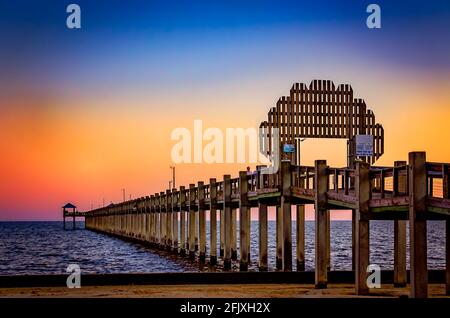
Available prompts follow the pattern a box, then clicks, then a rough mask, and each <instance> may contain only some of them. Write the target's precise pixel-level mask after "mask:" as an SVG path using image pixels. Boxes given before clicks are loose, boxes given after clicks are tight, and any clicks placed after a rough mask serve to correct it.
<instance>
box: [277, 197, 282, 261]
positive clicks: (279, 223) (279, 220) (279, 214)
mask: <svg viewBox="0 0 450 318" xmlns="http://www.w3.org/2000/svg"><path fill="white" fill-rule="evenodd" d="M282 220H283V210H282V209H281V206H279V205H278V204H277V206H276V216H275V223H276V233H275V235H276V242H275V243H276V260H275V266H276V269H277V270H281V269H282V268H283V261H282V258H283V244H282V242H283V223H282Z"/></svg>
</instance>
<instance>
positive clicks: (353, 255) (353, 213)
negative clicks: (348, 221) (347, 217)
mask: <svg viewBox="0 0 450 318" xmlns="http://www.w3.org/2000/svg"><path fill="white" fill-rule="evenodd" d="M355 247H356V210H355V209H352V271H354V270H355V268H356V249H355Z"/></svg>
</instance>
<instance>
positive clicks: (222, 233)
mask: <svg viewBox="0 0 450 318" xmlns="http://www.w3.org/2000/svg"><path fill="white" fill-rule="evenodd" d="M219 234H220V257H224V249H225V211H224V210H223V209H221V210H220V233H219Z"/></svg>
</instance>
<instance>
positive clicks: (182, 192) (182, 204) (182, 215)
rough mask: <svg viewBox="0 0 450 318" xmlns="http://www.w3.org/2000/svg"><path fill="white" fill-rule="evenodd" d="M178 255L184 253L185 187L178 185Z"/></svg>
mask: <svg viewBox="0 0 450 318" xmlns="http://www.w3.org/2000/svg"><path fill="white" fill-rule="evenodd" d="M180 255H181V256H185V255H186V189H185V187H184V186H181V187H180Z"/></svg>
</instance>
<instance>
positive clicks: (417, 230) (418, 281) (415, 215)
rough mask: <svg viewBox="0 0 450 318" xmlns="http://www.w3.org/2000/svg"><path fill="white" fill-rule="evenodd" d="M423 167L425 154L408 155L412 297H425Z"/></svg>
mask: <svg viewBox="0 0 450 318" xmlns="http://www.w3.org/2000/svg"><path fill="white" fill-rule="evenodd" d="M425 164H426V155H425V152H410V153H409V166H408V168H409V234H410V239H409V242H410V264H411V271H410V281H411V297H412V298H426V297H427V296H428V271H427V223H426V222H427V221H426V196H427V193H426V189H427V175H426V166H425Z"/></svg>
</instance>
